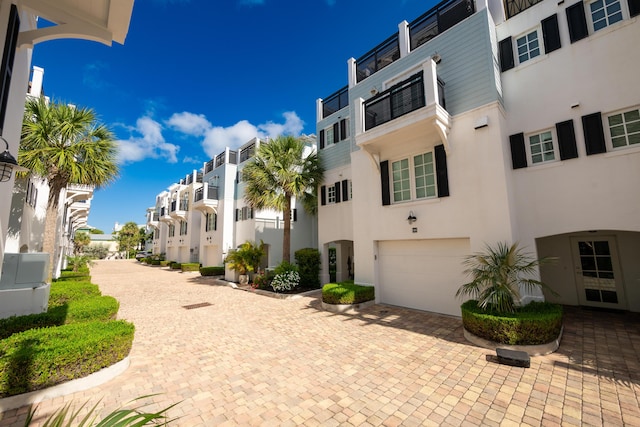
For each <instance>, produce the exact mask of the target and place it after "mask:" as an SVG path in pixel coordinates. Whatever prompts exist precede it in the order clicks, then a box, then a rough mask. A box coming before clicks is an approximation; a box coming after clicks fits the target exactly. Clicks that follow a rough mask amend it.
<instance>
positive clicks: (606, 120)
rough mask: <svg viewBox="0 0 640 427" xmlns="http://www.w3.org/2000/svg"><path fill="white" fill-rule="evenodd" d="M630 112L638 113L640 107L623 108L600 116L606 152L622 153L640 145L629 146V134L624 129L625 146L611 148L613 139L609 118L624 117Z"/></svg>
mask: <svg viewBox="0 0 640 427" xmlns="http://www.w3.org/2000/svg"><path fill="white" fill-rule="evenodd" d="M631 111H640V105H634V106H632V107H629V108H623V109H619V110H615V111H611V112H608V113H603V114H602V125H603V127H604V131H605V132H604V133H605V142H606V147H607V151H612V152H613V151H624V150H629V149H633V148H640V144H629V134H628V133H627V132H626V128H625V141H626V142H627V144H626V145H624V146H621V147H614V146H613V138H612V137H611V127H610V126H609V117H611V116H615V115H618V114H620V115H624V113H628V112H631Z"/></svg>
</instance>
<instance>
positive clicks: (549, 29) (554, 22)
mask: <svg viewBox="0 0 640 427" xmlns="http://www.w3.org/2000/svg"><path fill="white" fill-rule="evenodd" d="M542 36H543V37H544V52H545V53H549V52H553V51H554V50H557V49H560V47H561V43H560V30H559V28H558V15H557V14H553V15H551V16H550V17H548V18H546V19H543V20H542Z"/></svg>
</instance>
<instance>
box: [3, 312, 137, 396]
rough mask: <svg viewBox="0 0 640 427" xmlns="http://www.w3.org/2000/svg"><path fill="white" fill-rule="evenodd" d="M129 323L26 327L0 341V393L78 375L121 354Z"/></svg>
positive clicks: (37, 387) (129, 338)
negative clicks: (40, 327)
mask: <svg viewBox="0 0 640 427" xmlns="http://www.w3.org/2000/svg"><path fill="white" fill-rule="evenodd" d="M133 336H134V326H133V325H132V324H131V323H128V322H125V321H120V320H118V321H112V322H85V323H76V324H70V325H64V326H59V327H55V328H43V329H32V330H29V331H25V332H21V333H19V334H14V335H12V336H11V337H9V338H7V339H5V340H1V341H0V354H2V357H0V397H6V396H12V395H16V394H20V393H25V392H28V391H34V390H40V389H43V388H46V387H50V386H53V385H56V384H60V383H62V382H65V381H68V380H71V379H75V378H80V377H84V376H86V375H89V374H91V373H93V372H96V371H99V370H100V369H102V368H105V367H107V366H110V365H113V364H114V363H116V362H119V361H120V360H122V359H124V358H125V357H126V356H127V355H128V354H129V351H130V350H131V344H132V342H133Z"/></svg>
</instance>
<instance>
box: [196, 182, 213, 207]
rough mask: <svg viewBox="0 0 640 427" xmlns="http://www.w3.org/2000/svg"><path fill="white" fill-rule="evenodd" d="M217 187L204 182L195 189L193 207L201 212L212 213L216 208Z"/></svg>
mask: <svg viewBox="0 0 640 427" xmlns="http://www.w3.org/2000/svg"><path fill="white" fill-rule="evenodd" d="M218 199H219V195H218V187H217V186H213V185H209V184H207V183H204V184H203V185H202V187H200V188H198V189H197V190H196V191H195V194H194V197H193V209H196V210H199V211H200V212H202V213H214V212H216V211H217V209H218Z"/></svg>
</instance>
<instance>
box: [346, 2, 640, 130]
mask: <svg viewBox="0 0 640 427" xmlns="http://www.w3.org/2000/svg"><path fill="white" fill-rule="evenodd" d="M639 1H640V0H639ZM343 139H347V119H342V120H340V141H342V140H343Z"/></svg>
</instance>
